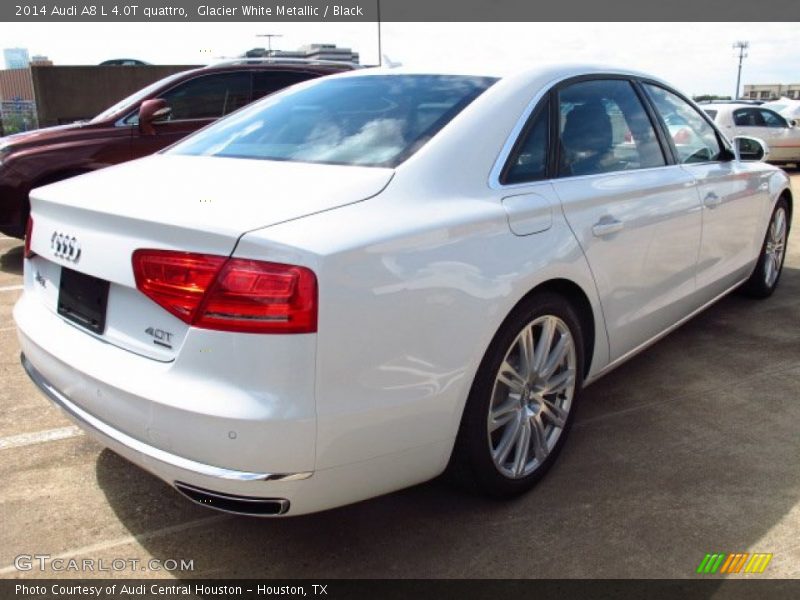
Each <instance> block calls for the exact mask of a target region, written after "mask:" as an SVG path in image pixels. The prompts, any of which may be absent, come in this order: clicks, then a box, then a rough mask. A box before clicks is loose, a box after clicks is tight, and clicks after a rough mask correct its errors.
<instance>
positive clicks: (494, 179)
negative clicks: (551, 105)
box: [488, 74, 575, 190]
mask: <svg viewBox="0 0 800 600" xmlns="http://www.w3.org/2000/svg"><path fill="white" fill-rule="evenodd" d="M573 77H575V75H574V74H570V75H564V76H562V77H558V78H556V79H553V80H552V81H548V82H547V83H546V84H545V85H543V86H542V88H541V89H540V90H539V91H538V92H537V93H536V95H535V96H534V97H533V99H532V100H531V101H530V102H529V103H528V105H527V106H526V107H525V110H523V111H522V114H521V115H520V117H519V119H517V122H516V124H515V125H514V127H513V128H512V129H511V133H509V134H508V137H507V138H506V141H505V143H504V144H503V147H502V148H501V149H500V154H499V155H498V156H497V159H496V160H495V162H494V166H492V170H491V171H489V182H488V183H489V188H490V189H493V190H508V189H516V188H520V187H524V186H530V185H532V184H536V183H542V182H544V181H553V180H552V179H548V178H545V179H537V180H535V181H524V182H521V183H511V184H503V183H501V182H500V176H501V175H502V174H503V167H505V164H506V161H507V160H508V158H509V157H510V156H511V153H512V152H513V151H514V145H515V144H516V143H517V140H518V139H519V136H520V134H521V133H522V130H523V129H524V128H525V124H526V123H527V122H528V119H530V117H531V115H532V114H533V111H534V110H536V107H537V106H538V104H539V102H540V101H541V99H542V98H544V97H545V96H546V95H547V94H549V93H550V90H551V89H553V86H555V85H558V84H559V83H561V82H562V81H566V80H567V79H571V78H573Z"/></svg>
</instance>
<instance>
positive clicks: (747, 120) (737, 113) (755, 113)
mask: <svg viewBox="0 0 800 600" xmlns="http://www.w3.org/2000/svg"><path fill="white" fill-rule="evenodd" d="M703 110H705V111H706V113H708V115H709V116H710V117H711V118H712V119H714V121H715V122H716V124H717V125H718V126H719V128H720V129H721V130H722V132H723V133H724V134H725V135H727V136H729V137H734V136H740V135H744V136H752V137H756V138H759V139H761V140H764V141H765V142H766V143H767V146H768V147H769V162H771V163H775V164H790V163H795V164H796V163H798V162H800V128H798V127H795V126H794V125H792V123H791V122H789V121H787V120H786V119H785V118H783V117H782V116H781V115H779V114H778V113H776V112H775V111H774V110H771V109H769V108H766V107H764V106H737V105H735V104H704V105H703Z"/></svg>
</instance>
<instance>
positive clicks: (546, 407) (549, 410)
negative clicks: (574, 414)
mask: <svg viewBox="0 0 800 600" xmlns="http://www.w3.org/2000/svg"><path fill="white" fill-rule="evenodd" d="M542 410H543V411H544V414H546V415H547V419H548V420H549V421H550V422H551V423H552V424H553V425H555V426H556V427H560V428H562V429H563V428H564V426H565V425H566V424H567V414H568V413H567V411H566V410H564V409H563V408H561V407H560V406H558V405H557V404H556V403H555V402H551V401H550V400H543V401H542Z"/></svg>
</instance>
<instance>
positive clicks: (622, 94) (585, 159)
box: [558, 79, 666, 177]
mask: <svg viewBox="0 0 800 600" xmlns="http://www.w3.org/2000/svg"><path fill="white" fill-rule="evenodd" d="M558 110H559V123H560V143H561V149H560V156H561V159H560V164H559V175H560V176H562V177H564V176H570V175H592V174H595V173H608V172H612V171H627V170H631V169H646V168H651V167H660V166H664V165H665V164H666V161H665V159H664V154H663V152H662V150H661V146H660V144H659V142H658V138H657V136H656V132H655V129H654V128H653V124H652V123H651V122H650V119H649V117H648V116H647V112H646V111H645V109H644V107H643V106H642V103H641V101H640V100H639V97H638V96H637V95H636V92H635V90H634V89H633V86H632V85H631V83H630V82H629V81H625V80H621V79H609V80H591V81H583V82H579V83H575V84H572V85H570V86H568V87H565V88H564V89H562V90H560V92H559V109H558Z"/></svg>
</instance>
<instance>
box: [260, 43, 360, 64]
mask: <svg viewBox="0 0 800 600" xmlns="http://www.w3.org/2000/svg"><path fill="white" fill-rule="evenodd" d="M244 56H245V57H246V58H264V57H267V56H270V57H273V58H290V59H301V60H333V61H336V62H346V63H354V64H358V61H359V56H358V52H353V50H351V49H350V48H339V47H338V46H336V44H306V45H305V46H301V47H300V48H298V49H297V50H272V51H271V52H270V51H269V50H267V49H266V48H253V49H252V50H248V51H247V52H245V54H244Z"/></svg>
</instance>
